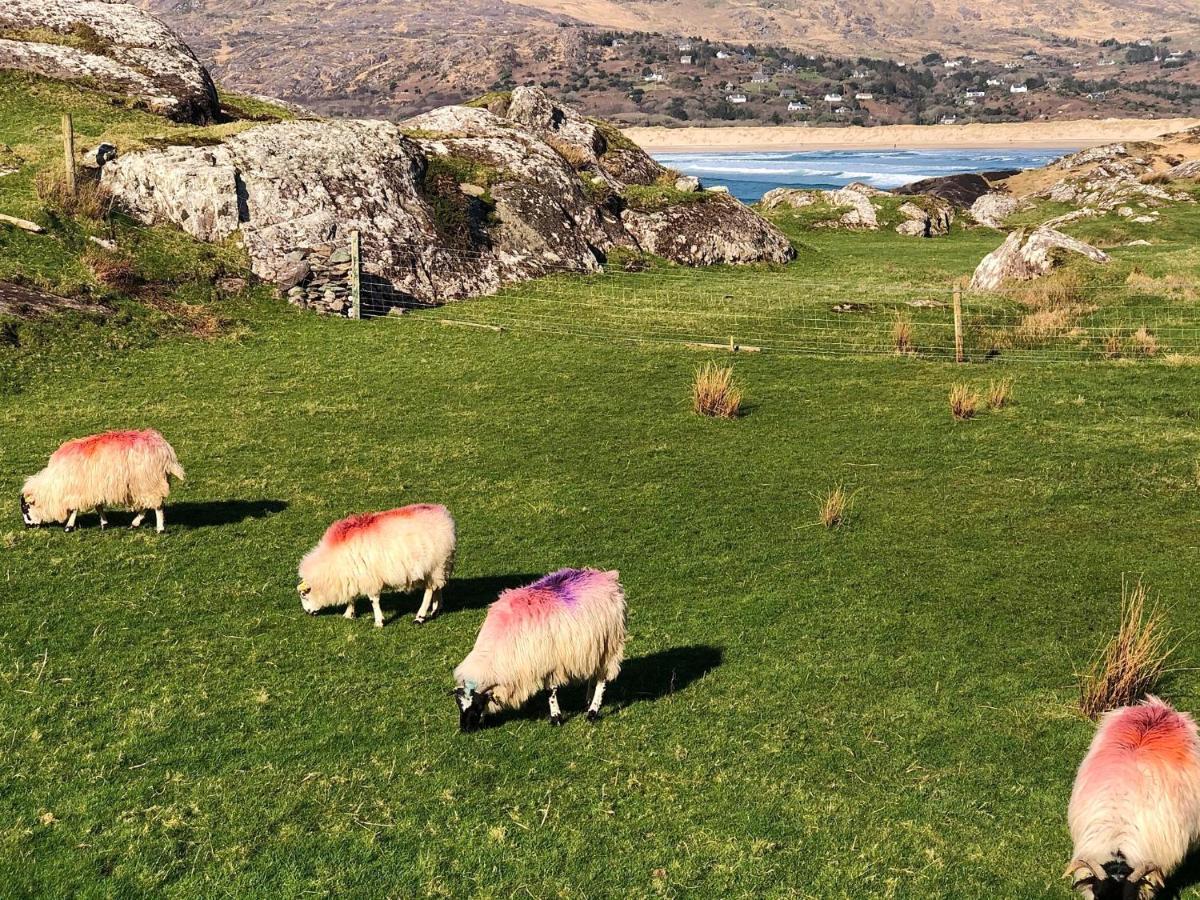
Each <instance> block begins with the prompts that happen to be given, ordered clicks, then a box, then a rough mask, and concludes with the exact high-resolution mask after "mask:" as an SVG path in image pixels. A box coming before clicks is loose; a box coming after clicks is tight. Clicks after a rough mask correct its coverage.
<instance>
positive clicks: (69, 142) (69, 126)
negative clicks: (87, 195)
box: [62, 113, 75, 197]
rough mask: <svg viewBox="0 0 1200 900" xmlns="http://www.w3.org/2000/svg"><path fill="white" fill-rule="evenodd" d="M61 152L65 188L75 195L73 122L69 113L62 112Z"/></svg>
mask: <svg viewBox="0 0 1200 900" xmlns="http://www.w3.org/2000/svg"><path fill="white" fill-rule="evenodd" d="M62 133H63V154H64V155H65V156H66V164H67V190H68V191H70V192H71V196H72V197H74V196H75V122H74V120H73V119H72V118H71V114H70V113H63V117H62Z"/></svg>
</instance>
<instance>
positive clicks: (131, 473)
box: [21, 430, 184, 534]
mask: <svg viewBox="0 0 1200 900" xmlns="http://www.w3.org/2000/svg"><path fill="white" fill-rule="evenodd" d="M171 478H177V479H179V480H181V481H182V480H183V478H184V474H183V468H182V467H181V466H180V465H179V460H178V459H176V457H175V450H174V448H173V447H172V446H171V445H170V444H168V443H167V442H166V440H164V438H163V436H162V435H161V434H159V433H158V432H157V431H149V430H148V431H109V432H107V433H105V434H94V435H92V436H91V437H83V438H77V439H75V440H73V441H67V442H66V443H65V444H63V445H62V446H61V447H59V448H58V449H57V450H55V451H54V453H53V455H51V457H50V461H49V463H47V465H46V468H44V469H42V471H40V472H38V473H37V474H36V475H33V476H31V477H30V478H29V479H28V480H27V481H26V482H25V486H24V487H23V488H22V489H21V518H22V519H24V521H25V524H26V525H27V526H29V527H31V528H32V527H33V526H34V525H44V524H47V523H50V522H62V521H63V520H66V530H67V531H74V530H75V518H76V516H78V515H79V513H80V512H87V511H89V510H92V509H95V510H96V511H97V512H98V513H99V514H100V527H101V528H106V527H108V518H107V517H106V516H105V507H108V506H121V507H127V508H131V509H133V510H135V511H136V512H137V516H136V517H135V518H134V520H133V524H132V526H131V527H133V528H137V527H139V526H140V525H141V524H142V521H143V520H144V519H145V518H146V513H147V512H148V511H149V510H154V516H155V520H156V527H155V531H157V532H158V533H159V534H162V532H163V531H164V530H165V525H164V523H163V508H162V505H163V500H165V499H166V497H167V494H169V493H170V492H171V483H170V479H171Z"/></svg>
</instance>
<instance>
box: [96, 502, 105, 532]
mask: <svg viewBox="0 0 1200 900" xmlns="http://www.w3.org/2000/svg"><path fill="white" fill-rule="evenodd" d="M96 512H98V513H99V514H100V530H101V531H103V530H104V529H105V528H107V527H108V516H106V515H104V507H103V506H97V507H96Z"/></svg>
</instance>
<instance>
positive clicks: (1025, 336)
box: [1013, 309, 1075, 344]
mask: <svg viewBox="0 0 1200 900" xmlns="http://www.w3.org/2000/svg"><path fill="white" fill-rule="evenodd" d="M1074 322H1075V319H1074V317H1073V316H1072V315H1071V312H1070V311H1069V310H1066V309H1039V310H1038V311H1037V312H1031V313H1029V314H1027V315H1024V316H1022V317H1021V321H1020V322H1018V323H1017V327H1016V329H1015V330H1014V334H1013V338H1014V340H1015V341H1016V342H1017V343H1019V344H1035V343H1037V342H1038V341H1044V340H1046V339H1048V338H1056V337H1061V336H1062V335H1065V334H1066V333H1067V332H1069V331H1070V330H1071V326H1072V325H1073V324H1074Z"/></svg>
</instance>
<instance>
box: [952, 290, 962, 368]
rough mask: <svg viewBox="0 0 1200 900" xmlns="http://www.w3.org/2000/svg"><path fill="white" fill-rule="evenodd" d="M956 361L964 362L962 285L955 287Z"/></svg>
mask: <svg viewBox="0 0 1200 900" xmlns="http://www.w3.org/2000/svg"><path fill="white" fill-rule="evenodd" d="M954 361H955V362H959V363H960V362H962V361H963V324H962V285H961V284H956V285H954Z"/></svg>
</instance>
